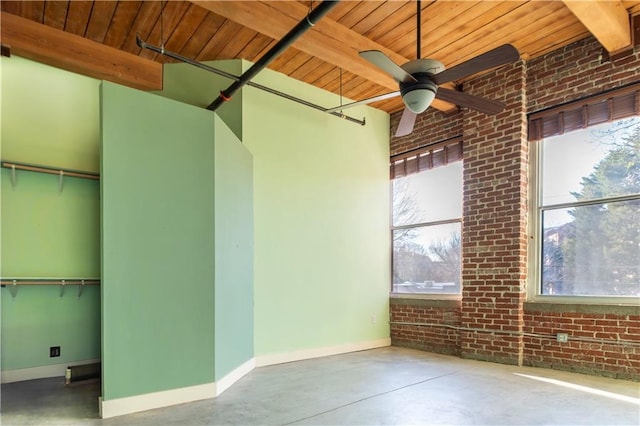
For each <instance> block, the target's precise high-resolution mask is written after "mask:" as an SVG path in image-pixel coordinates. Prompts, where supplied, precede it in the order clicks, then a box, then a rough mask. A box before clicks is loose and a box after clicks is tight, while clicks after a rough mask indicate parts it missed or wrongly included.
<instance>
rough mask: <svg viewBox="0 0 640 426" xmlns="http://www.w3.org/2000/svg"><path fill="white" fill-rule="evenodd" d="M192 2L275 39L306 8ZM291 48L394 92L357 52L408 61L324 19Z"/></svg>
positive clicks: (386, 78) (446, 108)
mask: <svg viewBox="0 0 640 426" xmlns="http://www.w3.org/2000/svg"><path fill="white" fill-rule="evenodd" d="M192 2H193V3H195V4H197V5H199V6H201V7H203V8H205V9H207V10H209V11H211V12H213V13H215V14H217V15H220V16H223V17H225V18H227V19H230V20H232V21H235V22H237V23H239V24H242V25H244V26H246V27H249V28H251V29H253V30H254V31H256V32H258V33H261V34H264V35H266V36H268V37H270V38H273V39H276V40H279V39H281V38H282V37H283V36H284V35H285V34H287V33H288V32H289V30H291V28H293V27H294V26H295V25H296V24H297V23H298V22H299V21H300V20H301V19H303V18H304V17H305V16H306V15H307V13H308V8H307V7H306V6H304V5H303V4H302V3H299V2H293V1H286V2H283V1H273V2H265V1H252V2H243V1H241V2H227V1H202V0H192ZM293 47H295V48H296V49H298V50H300V51H302V52H304V53H306V54H308V55H311V56H313V57H316V58H318V59H321V60H323V61H325V62H328V63H330V64H333V65H335V66H337V67H340V68H342V69H344V70H345V71H348V72H351V73H353V74H355V75H357V76H360V77H362V78H364V79H366V80H369V81H371V82H373V83H376V84H378V85H380V86H382V87H384V88H386V89H388V90H389V91H395V90H398V83H397V82H396V81H395V80H394V79H393V78H392V77H391V76H389V75H388V74H386V73H384V72H382V71H380V70H378V69H377V68H375V67H374V66H373V65H371V64H370V63H369V62H368V61H365V60H364V59H362V58H361V57H360V56H359V55H358V52H359V51H361V50H371V49H375V50H380V51H382V52H384V53H385V54H386V55H387V56H389V57H390V58H391V59H392V60H393V61H394V62H396V63H397V64H400V65H402V64H404V63H405V62H408V61H409V59H407V58H405V57H403V56H402V55H399V54H398V53H396V52H394V51H392V50H390V49H387V48H386V47H384V46H382V45H380V44H378V43H376V42H374V41H373V40H370V39H368V38H367V37H365V36H363V35H361V34H359V33H357V32H355V31H353V30H351V29H349V28H347V27H345V26H344V25H342V24H339V23H338V22H336V21H334V20H332V19H330V18H328V17H324V18H323V19H321V20H320V21H318V22H317V23H316V24H315V25H314V26H313V27H312V28H311V29H310V30H309V31H307V32H306V33H304V34H303V35H302V36H301V37H300V38H298V39H297V40H296V41H295V42H294V43H293ZM433 106H434V107H435V108H438V109H440V110H443V111H450V110H454V109H455V108H456V107H455V105H453V104H450V103H447V102H443V101H440V100H436V101H434V103H433Z"/></svg>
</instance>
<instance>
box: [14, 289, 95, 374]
mask: <svg viewBox="0 0 640 426" xmlns="http://www.w3.org/2000/svg"><path fill="white" fill-rule="evenodd" d="M51 346H60V347H61V352H60V357H59V358H49V347H51ZM98 358H100V289H99V288H98V287H97V286H87V287H86V288H85V289H84V290H83V291H82V296H81V297H78V286H75V285H74V286H67V288H65V292H64V296H63V297H60V287H59V286H40V287H36V286H21V287H20V288H19V289H18V294H17V296H16V298H15V299H12V297H11V294H10V292H9V289H8V288H4V289H2V369H3V370H16V369H21V368H31V367H40V366H45V365H50V364H61V363H67V362H72V361H79V360H94V359H98Z"/></svg>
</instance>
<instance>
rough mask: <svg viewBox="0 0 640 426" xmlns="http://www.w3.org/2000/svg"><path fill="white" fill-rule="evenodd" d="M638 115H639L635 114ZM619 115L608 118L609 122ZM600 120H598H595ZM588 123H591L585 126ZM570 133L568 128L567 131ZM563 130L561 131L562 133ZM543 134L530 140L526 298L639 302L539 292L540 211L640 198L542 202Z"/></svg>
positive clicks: (590, 302) (588, 302) (591, 302)
mask: <svg viewBox="0 0 640 426" xmlns="http://www.w3.org/2000/svg"><path fill="white" fill-rule="evenodd" d="M638 116H639V117H640V115H638ZM618 119H619V118H615V119H611V120H609V121H608V122H609V123H612V122H614V121H617V120H618ZM598 124H600V123H598ZM586 127H590V126H586ZM567 133H570V132H567ZM561 134H564V133H561ZM543 141H544V138H540V139H537V140H533V141H530V142H531V146H530V150H529V161H530V167H529V191H530V195H531V196H530V198H529V199H530V204H529V230H528V231H529V232H528V233H529V247H528V262H527V263H528V264H527V268H528V273H527V291H526V293H527V300H528V301H530V302H534V303H535V302H543V303H557V304H584V305H630V306H638V305H640V297H634V296H589V295H553V294H542V248H543V247H542V246H543V236H542V233H543V229H542V226H543V213H544V212H545V211H550V210H557V209H561V208H567V207H582V206H589V205H596V204H602V203H603V202H617V201H628V200H640V195H639V194H632V195H618V196H611V197H604V198H598V199H590V200H583V201H575V202H563V203H556V204H550V205H547V206H543V205H542V185H541V182H542V177H543V176H542V171H543V164H542V154H543V153H542V151H543V143H542V142H543Z"/></svg>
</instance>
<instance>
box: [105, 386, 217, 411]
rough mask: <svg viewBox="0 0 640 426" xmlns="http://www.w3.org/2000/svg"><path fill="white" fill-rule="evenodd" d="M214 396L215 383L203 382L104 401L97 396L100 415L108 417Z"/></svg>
mask: <svg viewBox="0 0 640 426" xmlns="http://www.w3.org/2000/svg"><path fill="white" fill-rule="evenodd" d="M215 396H216V384H215V383H205V384H203V385H196V386H189V387H186V388H179V389H171V390H167V391H161V392H153V393H145V394H143V395H136V396H130V397H126V398H118V399H111V400H108V401H104V400H102V398H99V409H100V417H102V418H103V419H108V418H110V417H116V416H123V415H125V414H131V413H137V412H138V411H146V410H153V409H154V408H162V407H168V406H170V405H176V404H183V403H185V402H193V401H200V400H203V399H209V398H213V397H215Z"/></svg>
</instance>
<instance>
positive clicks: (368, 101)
mask: <svg viewBox="0 0 640 426" xmlns="http://www.w3.org/2000/svg"><path fill="white" fill-rule="evenodd" d="M395 96H400V91H397V92H391V93H385V94H384V95H378V96H373V97H371V98H367V99H363V100H361V101H355V102H350V103H348V104H344V105H340V106H337V107H333V108H329V109H327V110H325V111H324V112H328V113H332V112H337V111H342V110H343V109H347V108H352V107H355V106H358V105H367V104H372V103H374V102H378V101H383V100H385V99H389V98H393V97H395Z"/></svg>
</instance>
